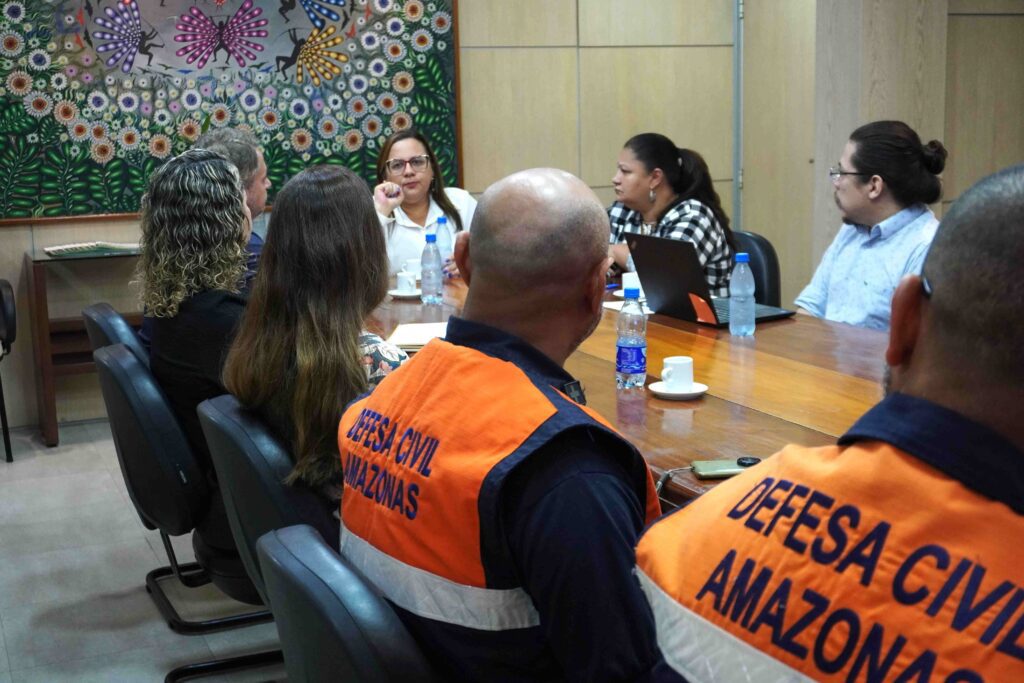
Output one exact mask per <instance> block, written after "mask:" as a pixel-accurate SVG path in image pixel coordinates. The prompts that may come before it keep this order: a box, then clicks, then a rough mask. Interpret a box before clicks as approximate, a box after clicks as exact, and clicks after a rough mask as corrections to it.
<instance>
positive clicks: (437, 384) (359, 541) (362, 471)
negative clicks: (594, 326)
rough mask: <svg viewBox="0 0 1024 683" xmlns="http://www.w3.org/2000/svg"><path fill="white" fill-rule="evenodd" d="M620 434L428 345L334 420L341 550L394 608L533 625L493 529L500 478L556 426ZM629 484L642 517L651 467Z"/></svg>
mask: <svg viewBox="0 0 1024 683" xmlns="http://www.w3.org/2000/svg"><path fill="white" fill-rule="evenodd" d="M580 426H587V427H591V428H597V429H601V430H605V431H607V432H609V433H611V434H613V435H615V436H616V437H617V439H619V440H620V441H621V444H622V446H623V449H622V451H623V453H624V454H627V455H628V456H629V457H632V458H635V459H638V460H639V462H641V463H642V462H643V460H642V458H641V456H640V454H639V452H637V451H636V449H635V448H633V447H632V446H631V445H629V444H628V442H626V441H625V440H624V439H622V437H621V436H619V435H618V433H617V432H615V430H614V429H613V428H612V427H611V426H610V425H609V424H608V423H607V422H606V421H605V420H604V419H603V418H601V416H600V415H598V414H597V413H596V412H594V411H592V410H590V409H588V408H586V407H585V406H581V405H578V404H577V403H575V402H573V401H572V400H571V399H569V398H568V397H567V396H565V395H564V394H562V393H561V392H559V391H557V390H556V389H554V388H552V387H550V386H546V385H544V384H543V382H539V381H536V380H535V379H534V378H532V377H530V376H528V375H527V374H526V373H525V372H523V370H521V369H520V368H519V367H518V366H516V365H514V364H513V363H510V362H508V361H504V360H499V359H497V358H494V357H492V356H489V355H487V354H485V353H483V352H481V351H478V350H475V349H473V348H469V347H465V346H457V345H454V344H451V343H448V342H445V341H441V340H434V341H431V342H430V343H429V344H427V345H426V346H425V347H424V348H423V349H422V350H421V351H420V352H419V353H417V354H416V355H415V356H414V357H413V358H412V360H410V361H409V362H408V363H406V364H405V365H403V366H402V367H401V368H399V369H398V370H396V371H395V372H393V373H392V374H391V375H390V376H389V377H388V378H387V379H386V380H385V381H384V382H382V383H381V384H379V385H378V386H377V387H376V388H375V389H374V390H373V392H372V393H370V394H369V395H367V396H366V397H364V398H362V399H360V400H358V401H356V402H354V403H353V404H351V405H350V406H349V407H348V409H347V410H346V411H345V413H344V415H343V416H342V419H341V423H340V425H339V429H338V446H339V449H340V452H341V460H342V467H343V468H344V472H345V488H344V493H343V495H342V502H341V519H342V536H341V554H342V555H344V556H345V557H346V559H348V560H349V561H350V562H352V563H353V564H354V565H355V566H356V567H357V568H358V569H359V570H360V571H361V572H362V573H363V574H364V575H365V576H366V577H367V578H368V579H370V581H371V582H372V583H373V584H374V585H376V586H377V588H378V589H379V590H380V591H381V592H382V593H383V594H384V595H385V596H386V597H387V598H388V599H389V600H391V601H392V602H393V603H395V604H396V605H398V606H399V607H401V608H403V609H405V610H408V611H409V612H412V613H414V614H417V615H419V616H421V617H425V618H428V619H434V620H437V621H441V622H445V623H449V624H456V625H459V626H464V627H467V628H472V629H478V630H483V631H500V630H505V629H519V628H528V627H533V626H538V625H539V623H540V621H539V615H538V613H537V610H536V609H535V608H534V605H533V602H532V601H531V599H530V596H529V595H527V594H526V592H525V591H524V590H523V589H522V587H521V586H520V585H519V582H518V579H517V578H516V576H515V574H514V572H513V570H512V564H511V562H510V561H509V560H508V549H507V546H506V543H505V539H504V535H503V532H502V530H501V529H500V528H499V517H500V515H499V509H498V507H499V503H500V492H501V488H502V484H503V482H504V481H505V479H506V477H507V476H508V475H509V473H510V472H512V470H513V469H514V468H515V467H516V466H518V465H519V464H521V463H522V462H524V461H525V460H526V458H528V457H529V456H530V455H531V454H532V453H533V452H535V451H536V450H537V449H538V448H540V447H541V446H543V445H544V444H546V443H547V442H548V441H550V440H551V439H552V438H554V437H555V436H557V435H558V434H560V433H561V432H564V431H565V430H567V429H571V428H575V427H580ZM638 469H639V471H642V472H643V473H644V477H643V478H644V480H643V481H637V482H634V488H635V489H636V490H637V492H638V495H639V496H642V498H641V500H644V498H643V497H644V496H645V497H646V503H645V505H646V510H647V523H650V522H652V521H653V520H654V519H656V518H657V517H658V515H659V514H660V507H659V503H658V498H657V495H656V494H655V492H654V484H653V482H652V480H651V475H650V471H649V470H648V468H647V467H646V465H644V466H643V467H642V468H638Z"/></svg>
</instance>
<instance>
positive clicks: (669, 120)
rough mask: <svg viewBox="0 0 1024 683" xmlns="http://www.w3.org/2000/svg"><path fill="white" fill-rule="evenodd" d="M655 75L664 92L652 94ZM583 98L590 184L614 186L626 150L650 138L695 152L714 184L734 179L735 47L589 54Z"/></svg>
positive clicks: (583, 59)
mask: <svg viewBox="0 0 1024 683" xmlns="http://www.w3.org/2000/svg"><path fill="white" fill-rule="evenodd" d="M640 65H643V66H642V69H641V68H640ZM654 74H656V75H657V82H658V83H659V84H661V85H660V87H651V81H650V80H649V79H650V78H651V77H652V75H654ZM580 91H581V96H580V137H581V140H582V149H581V154H582V157H581V159H582V162H581V170H582V173H583V176H582V177H583V179H584V180H585V181H587V182H588V183H589V184H591V185H594V186H605V185H610V184H611V177H612V175H614V173H615V159H616V157H617V156H618V153H619V150H620V149H622V145H623V143H624V142H625V141H626V140H628V139H629V138H630V137H631V136H633V135H635V134H637V133H643V132H648V131H653V132H658V133H663V134H665V135H667V136H669V137H670V138H672V140H673V141H674V142H675V143H676V144H677V145H679V146H680V147H691V148H693V149H696V150H697V151H698V152H700V153H701V154H702V155H704V158H705V159H707V162H708V166H709V167H710V168H711V174H712V177H714V178H723V179H725V178H731V177H732V146H733V140H732V47H731V46H729V47H707V48H701V47H671V48H634V49H629V50H625V49H621V48H588V49H584V50H581V51H580Z"/></svg>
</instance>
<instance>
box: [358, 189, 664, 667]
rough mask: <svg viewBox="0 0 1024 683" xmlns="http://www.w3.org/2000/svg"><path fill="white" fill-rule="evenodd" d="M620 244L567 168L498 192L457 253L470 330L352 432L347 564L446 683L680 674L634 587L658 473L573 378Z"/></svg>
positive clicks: (433, 353) (442, 344)
mask: <svg viewBox="0 0 1024 683" xmlns="http://www.w3.org/2000/svg"><path fill="white" fill-rule="evenodd" d="M608 234H609V227H608V219H607V217H606V215H605V213H604V211H603V210H602V208H601V205H600V203H598V201H597V197H595V196H594V193H593V192H592V191H591V190H590V189H589V188H588V187H587V186H586V185H585V184H584V183H583V181H581V180H580V179H579V178H576V177H575V176H572V175H570V174H569V173H566V172H565V171H558V170H555V169H532V170H529V171H523V172H520V173H516V174H514V175H512V176H509V177H507V178H505V179H503V180H500V181H498V182H497V183H495V184H494V185H492V186H491V187H489V188H488V189H487V191H486V192H485V193H484V194H483V196H482V197H481V198H480V203H479V204H478V206H477V209H476V212H475V214H474V216H473V224H472V231H463V232H460V233H459V236H458V241H457V243H456V247H455V261H456V263H458V266H459V272H460V273H462V276H463V278H465V280H466V283H467V284H468V285H469V293H468V294H467V296H466V304H465V307H464V308H463V311H462V316H461V317H452V318H451V319H450V320H449V322H448V331H447V334H446V336H445V338H444V339H443V340H440V339H435V340H434V341H431V342H430V343H429V344H427V345H426V346H425V347H424V348H423V349H422V350H421V351H419V352H418V353H417V354H416V355H415V356H413V357H412V359H411V360H410V361H409V362H407V363H406V364H405V365H403V366H402V367H400V368H399V369H397V370H395V371H394V372H393V373H391V374H390V375H388V376H387V377H385V378H384V380H383V381H381V383H380V384H378V385H377V387H376V388H374V389H373V391H372V392H371V393H370V394H369V395H368V396H366V397H365V398H362V399H360V400H358V401H356V402H354V403H352V404H351V405H350V406H349V407H348V409H347V410H346V411H345V413H344V415H343V416H342V418H341V424H340V426H339V429H338V445H339V450H340V452H341V461H342V467H343V469H344V472H345V488H344V493H343V495H342V498H341V521H342V532H341V544H340V545H341V548H340V549H341V554H342V555H343V556H344V557H345V558H346V559H347V560H349V561H350V562H351V563H352V564H353V565H355V566H356V567H357V568H358V569H359V570H360V571H361V572H362V573H363V575H364V576H366V577H367V578H368V579H369V580H370V581H371V582H372V583H373V584H374V585H375V586H376V587H377V589H378V590H380V591H381V592H382V594H383V595H384V596H385V597H386V598H387V599H388V600H389V601H390V602H391V604H392V605H394V607H395V609H396V611H397V612H398V615H399V616H400V617H401V618H402V621H403V622H404V623H405V624H406V626H407V627H408V629H409V631H410V632H411V633H412V635H413V636H414V637H415V638H416V640H417V641H418V642H419V643H420V645H421V647H422V648H423V652H424V654H425V655H426V656H427V658H428V659H430V660H431V662H432V663H433V664H434V665H435V667H436V668H437V673H438V679H439V680H444V681H556V680H557V681H642V680H646V679H647V678H648V677H649V676H650V675H651V673H652V671H653V670H654V668H655V667H656V666H657V665H658V663H659V661H660V656H659V654H658V650H657V647H656V646H655V643H654V624H653V620H652V617H651V613H650V609H649V608H648V606H647V604H646V602H645V601H644V597H643V594H642V593H641V592H640V586H639V585H638V584H637V582H636V579H635V578H634V577H633V574H632V568H633V548H634V547H635V545H636V541H637V539H638V538H639V535H640V532H641V531H642V530H643V528H644V526H645V525H647V524H649V523H650V522H652V521H653V520H654V519H655V518H657V516H658V515H659V514H660V510H659V504H658V498H657V495H656V494H655V492H654V485H653V482H652V481H651V475H650V471H649V470H648V468H647V464H646V463H645V462H644V460H643V458H642V457H641V456H640V454H639V452H638V451H637V450H636V449H635V448H634V447H633V446H632V445H630V444H629V442H627V441H626V440H625V439H624V438H623V437H622V436H621V435H619V434H618V432H616V431H615V430H614V428H612V427H611V426H610V425H609V424H608V422H607V421H606V420H604V418H602V417H601V416H600V415H598V414H597V413H596V412H595V411H593V410H591V409H589V408H587V407H586V405H585V403H586V401H585V398H584V395H583V390H582V388H581V387H580V384H579V382H578V381H576V380H574V379H573V377H572V376H571V375H570V374H569V373H568V372H566V371H565V369H564V367H563V365H564V363H565V360H566V358H568V357H569V355H570V354H572V352H573V351H575V349H576V348H577V347H578V346H579V345H580V343H581V342H582V341H583V340H584V339H586V338H587V337H588V336H589V335H590V333H591V332H593V330H594V327H595V326H596V325H597V323H598V322H599V321H600V319H601V312H602V308H601V302H602V299H603V297H604V292H605V272H606V271H607V269H608V265H609V263H610V261H611V259H610V258H608V256H607V253H606V250H607V245H608Z"/></svg>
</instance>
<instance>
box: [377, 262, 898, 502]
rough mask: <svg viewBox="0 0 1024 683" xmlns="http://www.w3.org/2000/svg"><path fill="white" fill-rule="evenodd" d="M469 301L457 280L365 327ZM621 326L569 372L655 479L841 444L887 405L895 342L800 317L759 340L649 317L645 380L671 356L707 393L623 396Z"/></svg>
mask: <svg viewBox="0 0 1024 683" xmlns="http://www.w3.org/2000/svg"><path fill="white" fill-rule="evenodd" d="M465 295H466V285H465V283H464V282H462V281H461V280H455V281H453V282H450V283H448V284H447V285H446V288H445V303H444V305H443V306H423V305H421V304H420V303H419V301H412V302H409V301H399V300H394V299H390V298H389V299H388V300H385V302H384V303H383V304H381V306H380V307H378V309H377V310H376V311H375V312H374V314H373V316H372V318H371V320H370V321H369V323H368V327H369V328H370V329H371V330H373V331H375V332H377V333H379V334H381V335H382V336H383V337H385V338H386V337H387V336H388V335H389V334H390V333H391V331H392V330H394V328H395V327H396V326H397V325H399V324H401V323H415V322H444V321H446V320H447V319H448V316H450V315H453V314H458V312H459V311H460V310H461V308H462V303H463V301H464V300H465ZM616 316H617V314H616V313H614V312H612V311H606V312H605V315H604V318H603V319H602V321H601V323H600V325H599V326H598V328H597V330H596V331H595V332H594V334H593V335H591V337H590V338H589V339H587V341H585V342H584V343H583V344H582V345H581V346H580V348H579V350H577V351H576V353H574V354H573V355H572V356H571V357H570V358H569V360H568V361H567V362H566V369H567V370H568V371H569V372H570V373H572V374H573V375H574V376H575V377H576V378H577V379H579V380H580V381H581V382H582V384H583V387H584V390H585V391H586V395H587V404H588V405H589V406H590V407H592V408H594V409H596V410H597V411H598V412H600V413H601V414H602V415H604V416H605V417H606V418H607V419H608V420H609V421H611V423H612V424H614V425H615V427H616V428H617V429H618V430H619V431H620V432H622V434H623V435H625V436H626V438H628V439H629V440H630V441H632V442H633V443H634V444H635V445H636V446H637V448H639V449H640V452H641V453H643V455H644V457H645V458H646V459H647V461H648V462H649V463H650V465H651V468H652V469H653V470H654V471H655V473H656V476H657V474H660V473H661V472H662V471H664V470H666V469H670V468H677V467H684V466H686V465H689V464H690V462H691V461H693V460H714V459H720V458H729V459H731V458H737V457H739V456H742V455H753V456H757V457H760V458H765V457H767V456H769V455H771V454H772V453H775V452H776V451H778V450H779V449H780V448H781V447H782V446H784V445H785V444H787V443H799V444H802V445H806V446H818V445H825V444H830V443H835V440H836V438H837V437H838V436H840V435H842V434H843V433H844V432H845V431H846V429H847V428H848V427H849V426H850V425H852V424H853V422H854V421H856V419H857V418H858V417H860V416H861V415H862V414H863V413H864V412H866V411H867V409H868V408H870V407H871V406H872V405H874V404H875V403H876V402H877V401H878V400H879V399H880V398H881V396H882V390H881V385H880V382H881V378H882V370H883V356H884V351H885V345H886V342H887V339H888V336H887V335H886V334H884V333H882V332H878V331H876V330H867V329H862V328H858V327H852V326H850V325H844V324H841V323H831V322H827V321H824V320H819V319H817V318H812V317H810V316H804V315H797V316H794V317H792V318H789V319H787V320H780V321H774V322H769V323H763V324H761V325H758V327H757V332H756V334H755V336H754V337H753V338H752V339H751V338H736V337H732V336H731V335H730V334H729V331H728V330H727V329H726V330H717V329H714V328H710V327H705V326H701V325H696V324H694V323H687V322H683V321H681V320H676V319H674V318H669V317H667V316H662V315H652V316H650V318H649V320H648V326H647V369H648V372H649V373H650V375H651V376H653V377H649V378H648V382H650V381H653V380H654V379H656V377H657V375H658V374H659V373H660V371H661V367H662V361H663V359H664V358H665V357H666V356H691V357H693V362H694V379H695V381H698V382H701V383H703V384H707V385H708V387H709V389H708V393H707V394H706V395H705V396H704V397H702V398H699V399H696V400H693V401H668V400H662V399H659V398H656V397H655V396H654V395H653V394H651V393H650V392H649V391H644V392H637V391H631V392H619V391H616V389H615V363H614V361H615V337H616V332H615V321H616ZM711 485H713V482H707V481H704V482H702V481H700V480H697V479H695V478H694V477H693V476H692V475H690V474H689V473H685V472H684V473H680V474H679V475H676V476H674V477H673V479H672V484H671V485H670V490H669V492H668V493H669V495H668V497H669V498H670V499H679V498H685V497H693V496H697V495H700V494H701V493H703V492H704V491H706V490H708V489H709V488H710V486H711ZM664 493H665V492H663V494H664Z"/></svg>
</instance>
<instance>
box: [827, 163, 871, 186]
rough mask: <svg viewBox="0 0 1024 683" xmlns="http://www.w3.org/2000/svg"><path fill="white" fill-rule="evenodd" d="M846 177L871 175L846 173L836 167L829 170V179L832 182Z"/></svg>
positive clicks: (856, 172)
mask: <svg viewBox="0 0 1024 683" xmlns="http://www.w3.org/2000/svg"><path fill="white" fill-rule="evenodd" d="M844 175H871V174H870V173H860V172H858V171H844V170H843V169H841V168H837V167H835V166H833V167H831V168H830V169H828V177H829V178H831V179H832V182H837V181H838V180H839V177H840V176H844Z"/></svg>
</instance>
